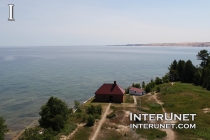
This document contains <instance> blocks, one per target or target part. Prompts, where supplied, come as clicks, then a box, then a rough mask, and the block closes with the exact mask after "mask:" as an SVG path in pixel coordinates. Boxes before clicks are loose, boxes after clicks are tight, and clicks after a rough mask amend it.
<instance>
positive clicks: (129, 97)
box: [124, 94, 134, 103]
mask: <svg viewBox="0 0 210 140" xmlns="http://www.w3.org/2000/svg"><path fill="white" fill-rule="evenodd" d="M124 103H134V100H133V96H132V95H129V94H124Z"/></svg>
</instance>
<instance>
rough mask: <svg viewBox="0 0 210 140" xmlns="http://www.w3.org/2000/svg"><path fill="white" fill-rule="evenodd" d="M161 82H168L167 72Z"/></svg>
mask: <svg viewBox="0 0 210 140" xmlns="http://www.w3.org/2000/svg"><path fill="white" fill-rule="evenodd" d="M162 81H163V83H168V82H169V74H168V73H167V74H165V76H163V77H162Z"/></svg>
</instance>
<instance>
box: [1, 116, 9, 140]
mask: <svg viewBox="0 0 210 140" xmlns="http://www.w3.org/2000/svg"><path fill="white" fill-rule="evenodd" d="M8 131H9V129H8V128H7V125H6V124H5V120H4V118H3V117H0V140H4V137H5V133H7V132H8Z"/></svg>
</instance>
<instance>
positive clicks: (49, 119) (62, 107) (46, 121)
mask: <svg viewBox="0 0 210 140" xmlns="http://www.w3.org/2000/svg"><path fill="white" fill-rule="evenodd" d="M69 114H70V110H69V109H68V107H67V105H66V103H65V102H63V101H62V100H60V99H58V98H54V97H50V99H49V100H48V102H47V103H46V104H45V105H43V106H42V107H41V111H40V112H39V115H40V116H41V118H40V119H39V124H40V126H41V127H43V128H51V129H52V130H54V131H59V130H61V129H63V128H64V125H65V122H66V121H67V119H68V116H69Z"/></svg>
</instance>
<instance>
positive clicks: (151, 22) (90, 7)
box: [0, 0, 210, 46]
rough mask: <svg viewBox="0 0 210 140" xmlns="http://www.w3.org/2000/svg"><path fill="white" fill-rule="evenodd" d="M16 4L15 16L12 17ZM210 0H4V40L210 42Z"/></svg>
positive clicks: (0, 41) (0, 37) (0, 36)
mask: <svg viewBox="0 0 210 140" xmlns="http://www.w3.org/2000/svg"><path fill="white" fill-rule="evenodd" d="M8 4H14V5H15V6H14V18H15V21H8V18H9V6H8ZM209 6H210V1H209V0H202V1H200V0H189V1H183V0H170V1H169V0H53V1H52V0H34V1H31V0H30V1H26V0H18V1H17V0H0V46H61V45H62V46H68V45H69V46H71V45H113V44H120V45H122V44H142V43H178V42H210V40H209V37H210V8H209Z"/></svg>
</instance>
